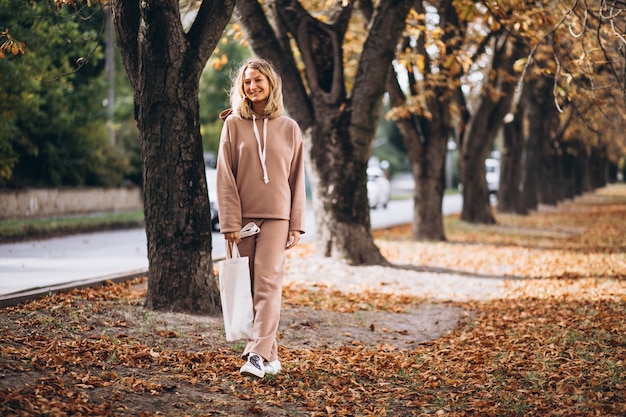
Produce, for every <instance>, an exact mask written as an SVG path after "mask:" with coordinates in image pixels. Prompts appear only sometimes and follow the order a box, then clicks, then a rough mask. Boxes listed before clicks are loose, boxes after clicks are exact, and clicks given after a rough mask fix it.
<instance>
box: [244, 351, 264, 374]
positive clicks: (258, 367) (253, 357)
mask: <svg viewBox="0 0 626 417" xmlns="http://www.w3.org/2000/svg"><path fill="white" fill-rule="evenodd" d="M239 373H240V374H242V375H252V376H256V377H259V378H263V377H264V376H265V367H264V366H263V358H262V357H261V356H259V355H257V354H256V353H250V354H249V355H248V360H247V361H246V363H244V364H243V366H242V367H241V369H240V370H239Z"/></svg>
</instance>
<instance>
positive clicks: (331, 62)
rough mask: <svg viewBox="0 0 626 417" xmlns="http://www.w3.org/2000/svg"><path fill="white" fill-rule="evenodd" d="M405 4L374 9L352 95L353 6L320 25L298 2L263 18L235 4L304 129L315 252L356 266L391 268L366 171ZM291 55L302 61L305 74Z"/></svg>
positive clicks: (250, 6) (273, 4)
mask: <svg viewBox="0 0 626 417" xmlns="http://www.w3.org/2000/svg"><path fill="white" fill-rule="evenodd" d="M408 3H410V2H405V1H400V0H394V1H386V2H380V4H379V5H378V6H377V8H376V12H375V13H374V17H373V20H372V21H371V22H370V25H369V27H368V35H367V39H366V41H365V45H364V47H363V51H362V53H361V56H360V60H359V67H358V71H357V75H356V79H355V80H354V89H353V90H352V96H348V94H347V92H346V87H345V79H344V67H343V46H342V45H343V38H344V34H345V31H346V29H347V24H348V21H349V19H350V16H351V13H352V6H351V5H347V6H346V7H345V8H341V6H339V4H338V6H337V7H339V9H336V10H335V11H331V13H330V19H329V20H328V21H326V22H321V21H319V20H317V19H315V18H313V17H312V16H311V15H310V14H309V13H308V12H307V11H306V10H304V8H303V7H302V6H301V5H300V3H299V2H298V1H296V0H275V1H269V2H266V3H265V4H266V6H267V8H266V10H265V11H264V10H263V9H262V8H261V6H260V5H259V3H258V2H257V1H253V0H244V1H239V2H238V3H237V14H238V20H239V22H240V23H241V25H242V27H243V28H244V30H245V32H246V34H247V39H248V41H249V42H250V45H251V46H252V48H253V50H254V51H255V53H256V54H258V55H260V56H262V57H264V58H266V59H268V60H270V61H271V62H272V63H273V64H274V65H275V66H276V67H277V68H278V70H279V72H280V73H281V76H282V78H283V86H284V89H285V104H286V106H287V109H288V111H289V114H290V115H291V116H292V117H293V118H294V119H295V120H296V121H297V122H298V124H299V125H300V127H301V128H302V130H303V134H304V137H305V146H306V149H307V157H308V158H307V168H308V173H309V177H310V179H311V185H312V188H313V192H314V196H313V206H314V210H315V219H316V250H317V252H318V254H320V255H323V256H328V257H330V256H332V257H338V258H343V259H345V260H347V261H348V262H349V263H352V264H356V265H361V264H385V263H387V261H386V260H385V259H384V257H383V256H382V255H381V254H380V251H379V249H378V248H377V247H376V245H375V244H374V241H373V237H372V234H371V226H370V218H369V206H368V202H367V188H366V181H367V177H366V168H367V162H368V159H369V157H370V154H371V146H372V141H373V138H374V134H375V130H376V124H377V123H378V116H379V115H380V109H381V100H382V96H383V93H384V85H385V80H386V79H387V73H388V71H389V64H390V63H391V60H392V59H393V55H394V51H395V45H396V42H397V39H398V38H399V36H400V33H401V32H402V29H403V28H404V20H405V19H406V16H407V14H408V11H409V8H410V4H408ZM287 33H289V34H291V36H292V37H293V39H294V40H295V42H296V44H297V47H298V51H297V52H296V51H292V49H291V47H290V44H289V42H288V40H287ZM259 34H263V36H258V35H259ZM294 52H296V53H298V54H299V55H300V58H301V59H302V63H303V67H304V70H303V72H302V75H301V73H300V70H299V69H298V67H297V66H296V64H295V58H294ZM305 86H306V87H305Z"/></svg>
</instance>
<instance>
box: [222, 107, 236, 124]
mask: <svg viewBox="0 0 626 417" xmlns="http://www.w3.org/2000/svg"><path fill="white" fill-rule="evenodd" d="M232 113H233V109H226V110H224V111H223V112H221V113H220V119H222V122H223V121H225V120H226V118H227V117H228V116H230V115H231V114H232Z"/></svg>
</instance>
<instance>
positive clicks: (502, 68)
mask: <svg viewBox="0 0 626 417" xmlns="http://www.w3.org/2000/svg"><path fill="white" fill-rule="evenodd" d="M523 53H524V45H523V44H522V43H521V41H518V40H515V39H512V38H509V36H508V35H507V34H500V35H499V36H497V37H496V39H495V42H494V53H493V62H492V65H491V70H492V74H491V75H490V76H489V77H488V80H489V81H488V82H487V83H486V84H485V86H484V87H483V91H482V94H481V96H480V99H479V103H478V106H477V107H476V110H475V111H474V112H473V113H472V115H471V118H470V120H469V122H468V125H467V127H466V129H465V130H464V132H463V140H462V141H461V146H460V147H459V151H460V158H459V161H460V171H461V181H462V183H463V209H462V211H461V219H462V220H464V221H467V222H471V223H484V224H492V223H495V222H496V220H495V217H494V216H493V212H492V210H491V202H490V200H489V190H488V188H487V180H486V177H485V159H486V158H487V156H488V154H489V150H490V149H491V146H492V144H493V141H494V139H495V136H496V133H497V132H498V130H499V129H500V126H502V121H503V119H504V116H505V115H506V114H507V113H508V112H509V110H510V108H511V102H512V99H513V92H514V90H515V87H516V85H517V77H516V76H514V75H513V74H515V71H514V69H513V65H514V64H515V61H516V60H517V59H519V58H520V57H522V56H523Z"/></svg>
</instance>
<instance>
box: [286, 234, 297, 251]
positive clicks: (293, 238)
mask: <svg viewBox="0 0 626 417" xmlns="http://www.w3.org/2000/svg"><path fill="white" fill-rule="evenodd" d="M299 241H300V232H299V231H297V230H290V231H289V234H288V235H287V244H286V245H285V248H287V249H291V248H293V247H294V246H296V245H297V244H298V242H299Z"/></svg>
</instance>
